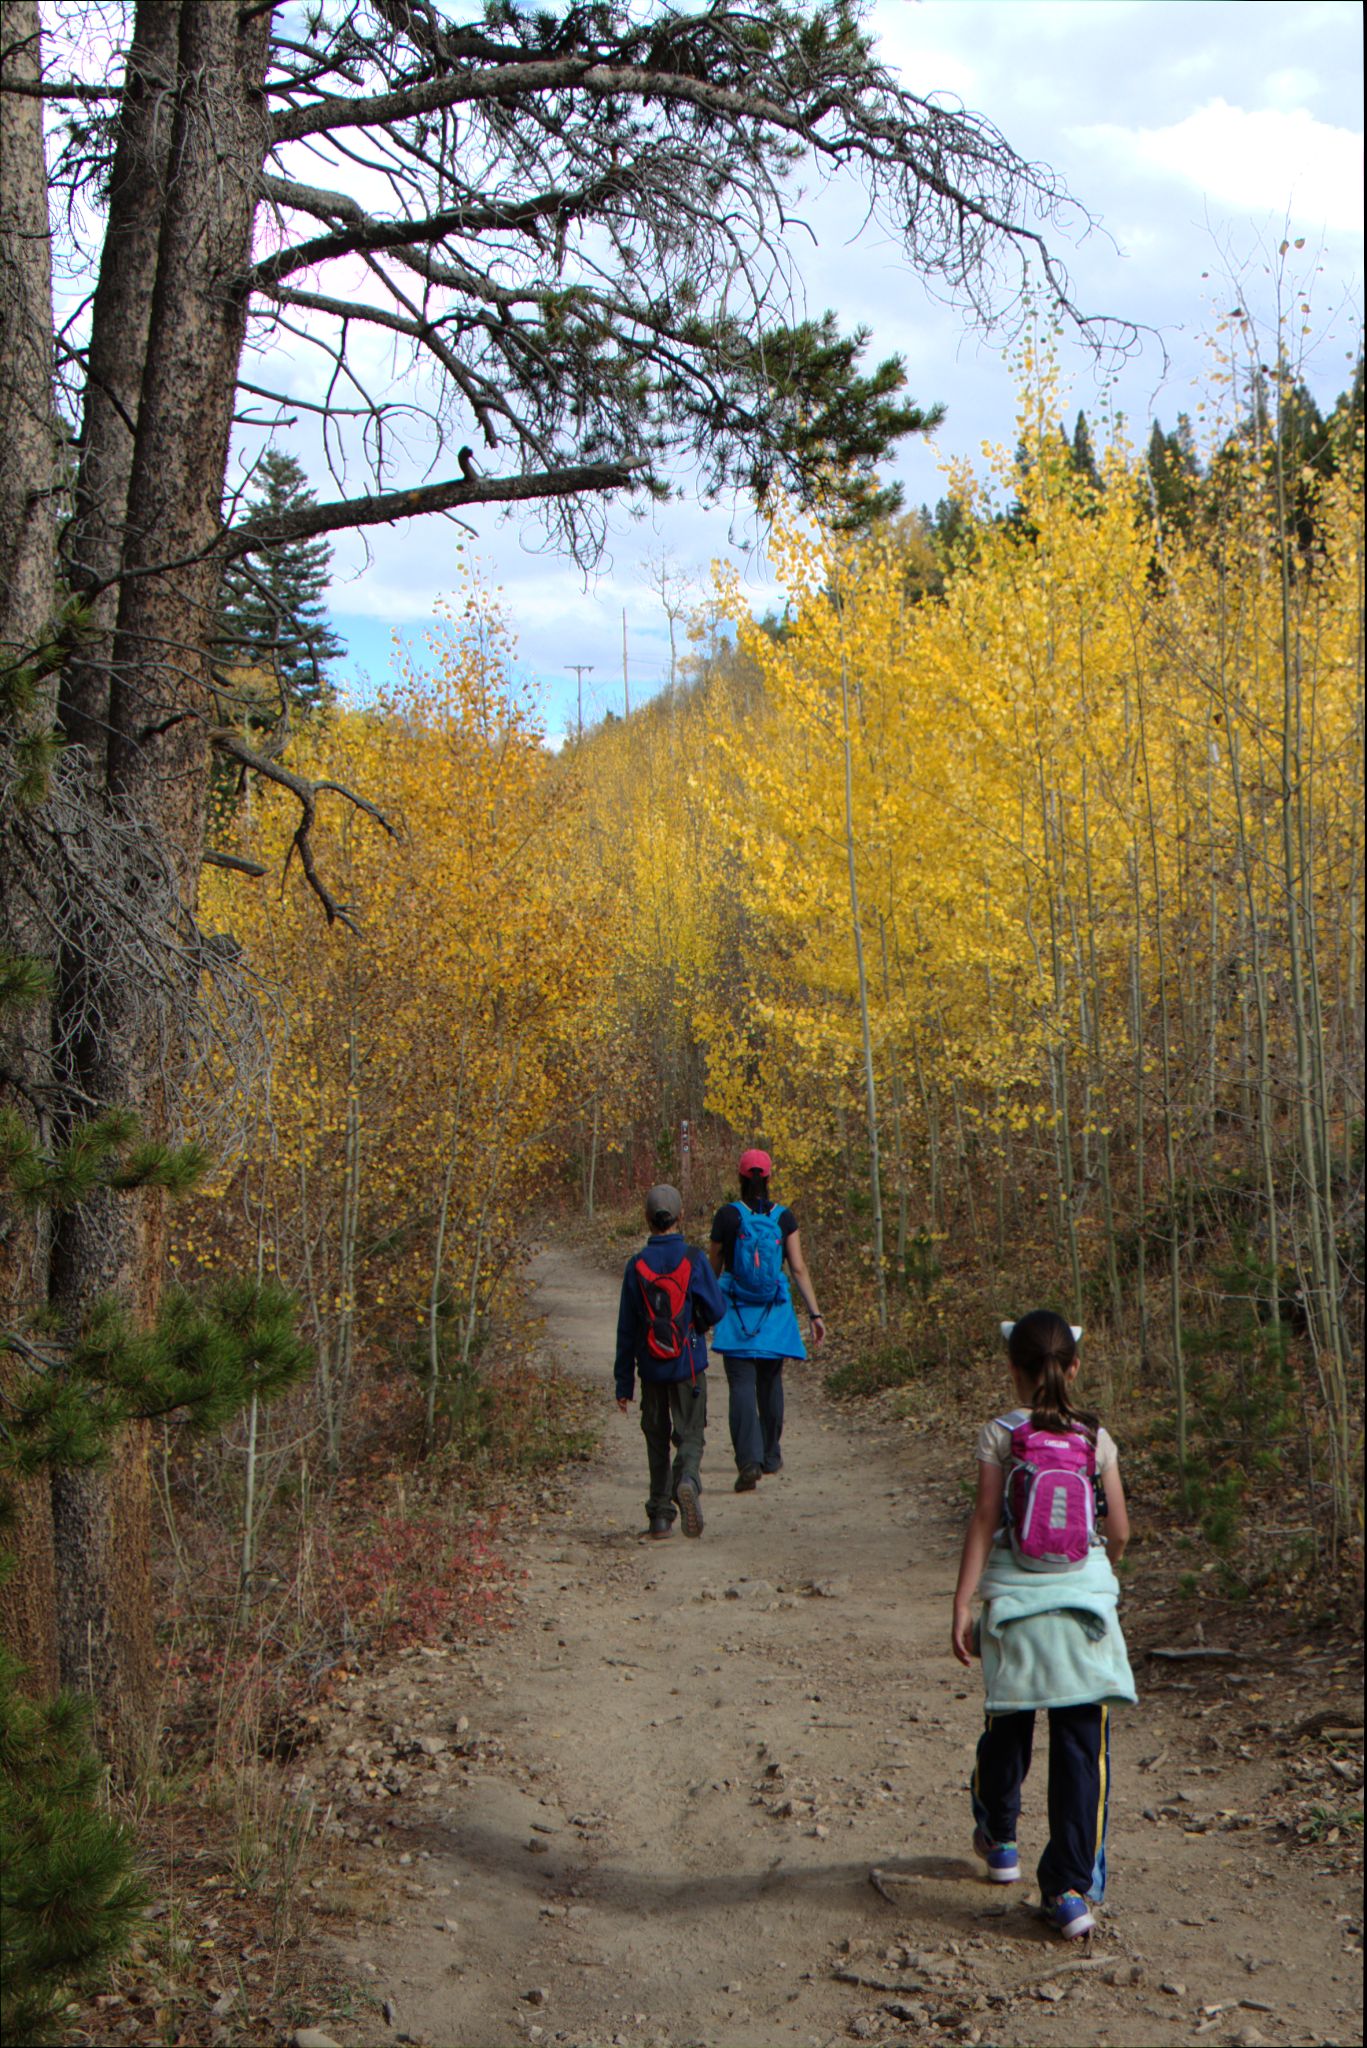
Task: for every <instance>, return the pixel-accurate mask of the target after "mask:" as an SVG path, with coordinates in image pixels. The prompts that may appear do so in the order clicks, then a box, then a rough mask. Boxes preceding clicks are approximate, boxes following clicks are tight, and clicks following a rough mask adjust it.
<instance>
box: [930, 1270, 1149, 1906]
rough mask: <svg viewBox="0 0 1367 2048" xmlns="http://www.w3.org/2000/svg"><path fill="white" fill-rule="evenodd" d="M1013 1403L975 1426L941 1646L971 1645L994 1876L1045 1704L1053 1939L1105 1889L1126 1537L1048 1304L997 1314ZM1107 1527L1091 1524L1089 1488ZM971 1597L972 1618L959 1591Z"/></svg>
mask: <svg viewBox="0 0 1367 2048" xmlns="http://www.w3.org/2000/svg"><path fill="white" fill-rule="evenodd" d="M1002 1335H1003V1336H1004V1337H1005V1338H1006V1344H1007V1355H1008V1359H1009V1363H1010V1373H1011V1384H1012V1387H1013V1389H1014V1392H1015V1396H1016V1401H1017V1404H1018V1405H1017V1406H1016V1407H1014V1408H1012V1409H1010V1410H1009V1411H1008V1412H1007V1413H1006V1414H1004V1415H1001V1416H998V1417H997V1418H996V1420H995V1421H992V1422H988V1423H985V1424H984V1425H983V1428H982V1429H981V1431H980V1432H979V1435H978V1493H977V1499H976V1501H975V1503H974V1507H973V1514H972V1518H971V1519H970V1521H969V1525H968V1533H967V1535H966V1536H965V1538H964V1548H963V1559H962V1562H961V1563H960V1566H959V1582H958V1585H957V1587H956V1588H955V1593H954V1625H953V1632H952V1642H953V1649H954V1654H955V1656H956V1657H957V1658H958V1659H959V1662H960V1663H961V1664H967V1663H969V1662H970V1661H971V1659H972V1656H973V1654H974V1651H975V1650H976V1651H977V1652H978V1653H979V1654H980V1655H981V1657H982V1667H983V1682H984V1684H985V1686H986V1688H987V1725H986V1727H985V1729H984V1731H983V1734H982V1737H981V1739H980V1740H979V1743H978V1760H977V1767H976V1769H975V1770H974V1773H973V1781H972V1796H973V1819H974V1823H975V1825H974V1831H973V1847H974V1850H975V1851H976V1853H977V1854H978V1855H979V1856H981V1857H982V1859H983V1861H984V1862H985V1863H986V1865H987V1876H988V1880H989V1882H991V1883H993V1884H1013V1883H1015V1881H1016V1880H1017V1879H1018V1878H1019V1876H1020V1857H1019V1854H1018V1853H1017V1849H1016V1823H1017V1821H1018V1820H1019V1818H1020V1808H1021V1788H1022V1786H1023V1785H1024V1783H1025V1774H1026V1772H1027V1771H1028V1770H1029V1768H1030V1749H1031V1743H1032V1741H1033V1738H1034V1732H1035V1715H1036V1712H1037V1711H1038V1710H1039V1709H1040V1708H1041V1707H1043V1708H1045V1709H1047V1711H1048V1715H1049V1798H1048V1806H1049V1839H1048V1841H1047V1842H1046V1844H1045V1847H1044V1853H1043V1854H1042V1855H1041V1857H1040V1859H1039V1866H1038V1876H1039V1887H1040V1894H1041V1903H1042V1905H1043V1909H1044V1913H1045V1915H1046V1917H1047V1918H1048V1920H1049V1922H1050V1924H1051V1925H1052V1926H1053V1928H1054V1929H1055V1930H1056V1932H1057V1933H1059V1934H1061V1935H1063V1936H1064V1937H1065V1938H1067V1939H1070V1940H1071V1939H1073V1938H1075V1937H1076V1936H1078V1935H1083V1934H1090V1933H1091V1931H1092V1929H1093V1927H1094V1926H1095V1925H1096V1922H1095V1920H1094V1919H1093V1917H1092V1912H1091V1907H1092V1906H1093V1905H1096V1904H1099V1903H1100V1901H1101V1898H1102V1895H1103V1893H1104V1892H1105V1889H1106V1813H1107V1803H1108V1793H1109V1789H1110V1776H1111V1771H1110V1733H1111V1731H1110V1710H1111V1707H1112V1706H1113V1705H1114V1704H1116V1703H1117V1702H1118V1703H1121V1704H1125V1705H1131V1706H1132V1705H1133V1704H1134V1700H1135V1690H1134V1679H1133V1678H1132V1677H1131V1675H1130V1663H1129V1658H1128V1656H1127V1654H1126V1650H1125V1639H1124V1637H1123V1636H1122V1634H1121V1632H1120V1623H1119V1620H1118V1618H1117V1612H1116V1609H1117V1603H1118V1600H1119V1596H1120V1586H1119V1582H1118V1581H1117V1579H1116V1576H1115V1572H1114V1569H1113V1567H1114V1566H1115V1565H1117V1564H1118V1563H1119V1562H1120V1559H1121V1557H1122V1556H1123V1554H1124V1550H1125V1545H1126V1543H1127V1542H1128V1541H1129V1534H1130V1524H1129V1516H1128V1514H1127V1513H1126V1509H1125V1489H1124V1487H1123V1486H1122V1485H1121V1483H1120V1466H1119V1463H1118V1461H1117V1458H1116V1448H1115V1445H1114V1443H1113V1442H1112V1440H1111V1438H1110V1436H1109V1435H1108V1433H1107V1432H1106V1430H1104V1429H1103V1428H1102V1426H1101V1423H1100V1421H1099V1419H1098V1417H1097V1416H1095V1415H1094V1414H1092V1413H1091V1412H1090V1411H1089V1410H1088V1409H1085V1408H1079V1407H1076V1406H1075V1405H1074V1400H1073V1395H1074V1390H1075V1383H1076V1380H1077V1340H1078V1339H1079V1338H1080V1337H1081V1335H1082V1332H1081V1330H1074V1329H1072V1328H1071V1327H1070V1326H1069V1325H1068V1324H1067V1323H1065V1322H1064V1320H1063V1318H1062V1317H1061V1316H1057V1315H1054V1314H1053V1312H1052V1311H1051V1310H1049V1309H1035V1310H1034V1311H1033V1312H1032V1313H1031V1314H1030V1315H1028V1316H1023V1317H1022V1318H1021V1320H1020V1321H1019V1322H1018V1323H1003V1324H1002ZM1098 1491H1099V1492H1100V1495H1101V1501H1102V1504H1103V1512H1104V1516H1105V1524H1106V1528H1105V1535H1104V1537H1103V1536H1102V1535H1100V1534H1099V1533H1098V1531H1097V1527H1096V1507H1097V1493H1098ZM975 1590H976V1591H977V1592H980V1593H981V1594H982V1596H983V1601H984V1603H985V1604H984V1606H983V1611H982V1616H981V1618H980V1620H979V1623H978V1625H977V1627H976V1628H975V1627H974V1625H973V1621H972V1615H971V1611H970V1602H971V1600H972V1598H973V1594H974V1592H975Z"/></svg>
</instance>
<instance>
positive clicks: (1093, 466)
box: [1069, 410, 1102, 490]
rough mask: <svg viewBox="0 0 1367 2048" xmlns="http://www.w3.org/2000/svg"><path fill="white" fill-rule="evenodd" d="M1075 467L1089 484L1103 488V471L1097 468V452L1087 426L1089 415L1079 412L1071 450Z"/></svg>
mask: <svg viewBox="0 0 1367 2048" xmlns="http://www.w3.org/2000/svg"><path fill="white" fill-rule="evenodd" d="M1069 453H1070V454H1071V456H1072V458H1073V467H1074V469H1075V470H1076V471H1077V472H1078V474H1079V476H1085V477H1086V479H1087V481H1088V483H1090V484H1095V486H1096V488H1097V490H1100V489H1101V488H1102V484H1101V471H1100V470H1099V469H1098V468H1097V462H1096V451H1095V449H1094V448H1093V447H1092V430H1091V428H1090V427H1089V426H1088V424H1087V415H1086V413H1085V412H1083V411H1081V410H1079V412H1078V416H1077V425H1076V426H1075V427H1074V428H1073V439H1072V444H1071V447H1070V449H1069Z"/></svg>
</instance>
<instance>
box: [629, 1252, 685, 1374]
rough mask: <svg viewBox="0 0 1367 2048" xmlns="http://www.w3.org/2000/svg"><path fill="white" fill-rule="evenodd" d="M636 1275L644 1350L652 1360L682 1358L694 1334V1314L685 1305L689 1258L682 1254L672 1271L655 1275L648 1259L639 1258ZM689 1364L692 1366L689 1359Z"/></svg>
mask: <svg viewBox="0 0 1367 2048" xmlns="http://www.w3.org/2000/svg"><path fill="white" fill-rule="evenodd" d="M635 1272H636V1278H637V1279H638V1280H639V1281H640V1283H641V1293H642V1296H643V1297H644V1300H645V1311H646V1349H647V1350H648V1351H649V1353H650V1355H651V1357H652V1358H663V1359H668V1360H672V1359H675V1358H682V1357H683V1354H684V1346H685V1345H686V1344H687V1343H688V1342H689V1340H690V1338H691V1337H692V1335H693V1311H692V1309H691V1308H690V1307H689V1305H688V1288H689V1282H690V1281H691V1280H692V1278H693V1261H692V1259H690V1258H689V1257H687V1255H685V1256H684V1257H683V1258H682V1259H680V1261H679V1263H678V1265H677V1266H675V1267H674V1269H673V1271H672V1272H669V1273H657V1272H656V1271H655V1268H654V1267H653V1266H652V1265H651V1264H650V1262H649V1260H647V1259H645V1258H640V1259H637V1261H636V1265H635ZM689 1363H690V1367H691V1365H692V1360H691V1359H690V1361H689Z"/></svg>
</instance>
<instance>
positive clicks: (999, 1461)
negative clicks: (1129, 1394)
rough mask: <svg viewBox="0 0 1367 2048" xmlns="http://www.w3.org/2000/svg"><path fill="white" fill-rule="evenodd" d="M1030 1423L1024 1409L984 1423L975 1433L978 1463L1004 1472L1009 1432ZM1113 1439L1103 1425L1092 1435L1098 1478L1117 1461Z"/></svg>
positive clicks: (1008, 1447) (1011, 1410) (1009, 1453)
mask: <svg viewBox="0 0 1367 2048" xmlns="http://www.w3.org/2000/svg"><path fill="white" fill-rule="evenodd" d="M1029 1420H1030V1410H1029V1409H1028V1408H1012V1409H1009V1410H1008V1411H1007V1413H1006V1414H1005V1415H999V1416H997V1417H995V1418H994V1420H993V1421H991V1422H985V1423H984V1424H983V1426H982V1428H981V1429H980V1430H979V1431H978V1462H979V1464H982V1465H1000V1466H1002V1467H1003V1469H1005V1467H1006V1466H1007V1465H1009V1464H1010V1462H1011V1432H1012V1430H1013V1429H1019V1428H1020V1425H1021V1424H1022V1423H1023V1422H1028V1421H1029ZM1119 1456H1120V1453H1119V1452H1118V1451H1117V1449H1116V1447H1115V1438H1114V1437H1113V1436H1112V1435H1111V1433H1110V1431H1109V1430H1108V1429H1107V1428H1106V1427H1105V1426H1104V1424H1103V1426H1102V1427H1101V1428H1100V1429H1098V1431H1097V1433H1096V1472H1097V1478H1098V1479H1099V1478H1100V1477H1101V1475H1102V1473H1103V1472H1108V1471H1109V1470H1110V1468H1111V1466H1112V1465H1114V1464H1115V1463H1116V1461H1117V1459H1118V1458H1119Z"/></svg>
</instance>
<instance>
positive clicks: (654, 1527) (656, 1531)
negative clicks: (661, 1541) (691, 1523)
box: [650, 1515, 674, 1536]
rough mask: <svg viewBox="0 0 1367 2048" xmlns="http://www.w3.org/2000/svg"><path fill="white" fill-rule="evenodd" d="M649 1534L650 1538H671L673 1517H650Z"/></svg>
mask: <svg viewBox="0 0 1367 2048" xmlns="http://www.w3.org/2000/svg"><path fill="white" fill-rule="evenodd" d="M650 1533H651V1535H652V1536H672V1535H673V1534H674V1517H673V1516H672V1515H652V1516H651V1518H650Z"/></svg>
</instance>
